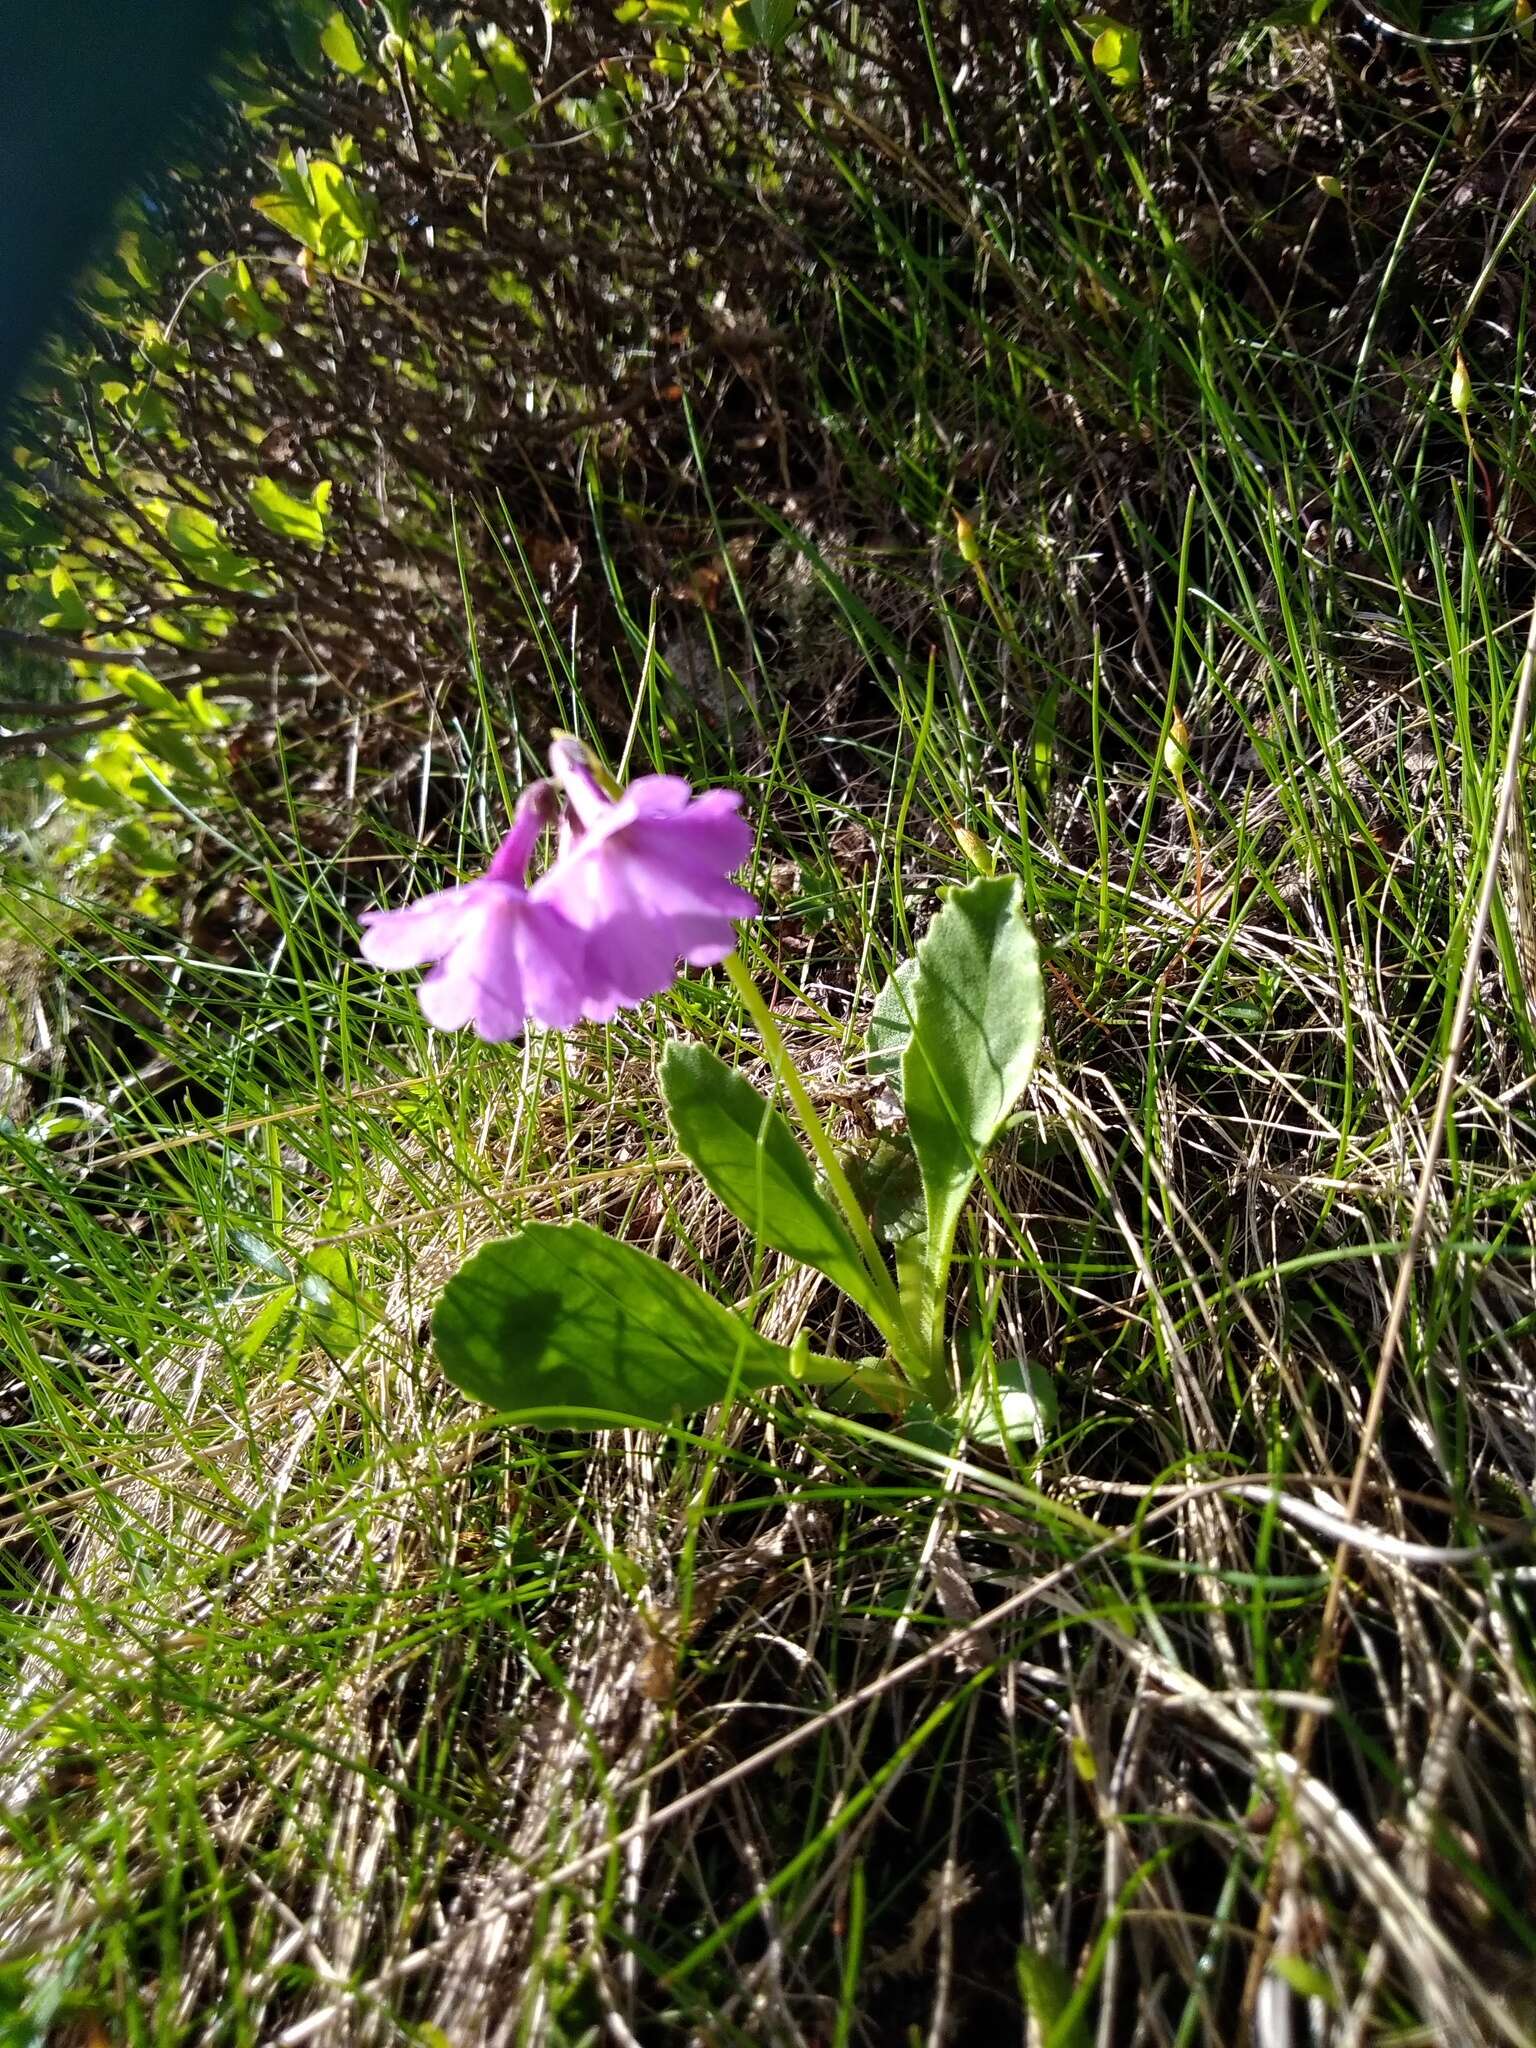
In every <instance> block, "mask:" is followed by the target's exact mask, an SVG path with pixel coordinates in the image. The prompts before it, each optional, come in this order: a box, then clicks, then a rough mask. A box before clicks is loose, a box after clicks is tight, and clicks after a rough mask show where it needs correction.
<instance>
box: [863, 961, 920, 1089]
mask: <svg viewBox="0 0 1536 2048" xmlns="http://www.w3.org/2000/svg"><path fill="white" fill-rule="evenodd" d="M916 983H917V962H916V961H915V960H903V961H902V963H901V965H900V966H899V967H898V968H897V969H896V970H895V972H894V973H893V974H892V975H891V978H890V980H889V981H888V982H887V983H886V984H885V987H884V988H883V989H881V991H880V993H879V995H877V996H876V997H875V1007H874V1010H873V1012H872V1014H871V1016H870V1020H869V1029H868V1030H867V1031H866V1032H865V1034H864V1049H865V1052H866V1053H867V1054H868V1058H867V1060H866V1061H865V1066H866V1070H867V1071H868V1072H869V1073H871V1074H877V1075H881V1076H884V1077H887V1078H889V1079H891V1080H894V1081H895V1082H896V1084H897V1086H898V1087H899V1086H900V1085H901V1062H902V1056H903V1054H904V1053H905V1052H906V1049H907V1040H908V1039H909V1038H910V1037H911V1036H912V996H913V990H914V988H915V986H916Z"/></svg>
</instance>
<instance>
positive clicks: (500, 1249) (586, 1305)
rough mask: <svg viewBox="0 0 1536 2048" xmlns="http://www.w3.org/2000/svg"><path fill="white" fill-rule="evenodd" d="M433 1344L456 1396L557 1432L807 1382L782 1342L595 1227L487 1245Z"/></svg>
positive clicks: (436, 1323)
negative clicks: (459, 1392) (564, 1426)
mask: <svg viewBox="0 0 1536 2048" xmlns="http://www.w3.org/2000/svg"><path fill="white" fill-rule="evenodd" d="M432 1334H433V1337H434V1339H435V1340H436V1344H437V1355H438V1358H439V1360H440V1361H441V1363H442V1367H443V1370H444V1372H446V1373H447V1375H448V1377H449V1379H451V1380H452V1381H453V1383H454V1385H455V1386H456V1387H462V1388H463V1390H464V1392H465V1393H466V1394H472V1395H474V1397H475V1399H476V1400H479V1401H485V1402H488V1403H489V1404H490V1406H491V1407H493V1408H499V1409H501V1410H502V1411H504V1412H505V1413H507V1414H511V1415H529V1416H532V1415H537V1416H538V1417H539V1419H540V1420H541V1421H545V1422H548V1423H551V1424H558V1423H559V1421H560V1419H561V1417H562V1416H568V1417H569V1418H570V1420H571V1421H572V1422H577V1423H579V1422H581V1421H587V1422H591V1421H592V1420H593V1418H594V1416H595V1415H598V1414H601V1415H604V1416H612V1417H622V1418H624V1419H625V1420H626V1421H632V1422H640V1423H664V1422H669V1421H671V1420H672V1419H673V1418H674V1417H675V1416H680V1415H693V1414H697V1412H698V1411H699V1410H700V1409H701V1408H707V1407H709V1406H710V1405H711V1403H712V1402H715V1401H720V1400H723V1399H724V1398H725V1396H726V1395H727V1394H728V1393H730V1392H731V1391H733V1390H735V1391H738V1392H740V1391H744V1390H746V1389H748V1388H756V1387H771V1386H784V1385H788V1384H789V1383H790V1382H791V1381H793V1380H794V1379H795V1378H796V1377H797V1374H796V1371H795V1367H794V1362H793V1361H792V1358H791V1354H790V1353H789V1352H788V1351H787V1350H786V1349H785V1348H784V1346H783V1345H782V1344H773V1343H770V1342H769V1340H768V1339H767V1338H766V1337H762V1336H759V1335H758V1333H757V1331H755V1330H754V1329H752V1328H751V1327H750V1326H749V1325H748V1324H747V1323H745V1322H743V1321H742V1319H741V1318H740V1317H739V1316H737V1315H735V1314H733V1313H732V1311H731V1310H730V1309H728V1308H726V1307H724V1306H723V1305H722V1304H721V1303H720V1302H718V1301H715V1300H714V1299H712V1297H711V1296H709V1295H707V1294H706V1293H705V1292H704V1290H703V1289H702V1288H701V1287H698V1286H695V1284H694V1282H693V1281H691V1280H688V1279H685V1278H684V1276H683V1275H682V1274H681V1273H674V1272H673V1270H672V1268H671V1267H670V1266H664V1265H663V1264H662V1263H661V1261H660V1260H659V1259H653V1258H651V1257H649V1256H648V1254H647V1253H645V1252H642V1251H637V1250H636V1249H635V1247H634V1246H633V1245H627V1244H621V1243H619V1242H618V1240H617V1239H615V1238H611V1237H607V1236H605V1235H604V1233H603V1232H602V1231H600V1230H594V1229H593V1228H592V1227H591V1225H590V1224H586V1223H530V1224H528V1225H527V1226H526V1227H525V1228H524V1229H522V1230H520V1231H519V1232H518V1233H517V1235H516V1236H515V1237H508V1238H503V1239H501V1240H500V1242H498V1243H496V1244H488V1245H486V1246H485V1248H484V1249H483V1250H482V1251H479V1252H477V1253H476V1254H475V1256H474V1257H473V1258H472V1259H470V1260H469V1261H468V1262H467V1263H466V1264H465V1265H464V1266H462V1267H461V1268H460V1270H459V1271H458V1272H457V1273H456V1274H455V1275H454V1277H453V1279H452V1280H450V1281H449V1283H448V1286H447V1287H446V1289H445V1290H444V1292H443V1295H442V1299H441V1300H440V1301H439V1302H438V1305H437V1310H436V1313H435V1314H434V1316H433V1318H432Z"/></svg>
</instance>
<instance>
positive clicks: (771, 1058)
mask: <svg viewBox="0 0 1536 2048" xmlns="http://www.w3.org/2000/svg"><path fill="white" fill-rule="evenodd" d="M721 965H722V966H723V967H724V968H725V971H726V973H727V974H728V975H729V976H730V978H731V986H732V987H733V988H734V989H735V991H736V993H737V995H739V996H740V997H741V1000H742V1003H743V1005H744V1006H745V1008H746V1011H747V1015H748V1016H749V1017H750V1018H751V1019H752V1022H753V1024H754V1025H755V1026H756V1028H757V1035H758V1037H759V1038H760V1039H761V1040H762V1041H763V1050H764V1051H765V1052H766V1053H767V1055H768V1064H769V1065H770V1066H771V1067H772V1069H773V1072H774V1078H775V1079H776V1080H778V1081H780V1082H782V1084H783V1087H784V1092H785V1093H786V1094H787V1095H788V1097H789V1099H790V1102H791V1103H792V1105H793V1107H794V1112H795V1115H796V1116H797V1117H798V1118H799V1119H800V1127H801V1129H802V1130H803V1131H804V1132H805V1135H806V1137H807V1138H808V1139H809V1140H810V1146H811V1150H812V1152H813V1153H814V1154H815V1156H816V1163H817V1165H818V1166H819V1167H820V1168H821V1170H822V1173H823V1174H824V1175H825V1177H826V1182H827V1186H828V1187H829V1188H830V1189H831V1190H832V1198H833V1200H834V1201H835V1202H836V1203H837V1206H838V1207H839V1208H840V1209H841V1210H842V1212H843V1216H844V1219H845V1220H846V1222H847V1224H848V1228H849V1230H850V1231H851V1232H852V1233H853V1241H854V1243H855V1244H856V1245H857V1246H858V1249H859V1255H860V1257H861V1258H862V1259H863V1261H864V1264H865V1266H866V1267H867V1269H868V1271H869V1277H870V1282H871V1285H872V1286H873V1288H874V1290H875V1293H876V1296H877V1298H878V1300H879V1303H880V1308H881V1314H880V1315H878V1316H874V1317H873V1320H874V1321H875V1322H876V1323H877V1324H878V1326H879V1329H880V1334H881V1335H882V1336H883V1337H884V1338H885V1339H886V1341H887V1342H888V1343H889V1344H890V1346H891V1349H892V1351H893V1352H894V1353H895V1354H896V1358H897V1360H898V1362H899V1363H900V1364H901V1365H902V1366H903V1367H904V1368H905V1369H906V1370H907V1372H908V1375H909V1377H919V1376H920V1374H921V1368H920V1366H919V1364H918V1362H919V1361H920V1360H921V1358H922V1355H923V1348H922V1346H921V1345H920V1344H919V1343H918V1341H917V1336H916V1333H915V1332H914V1331H913V1330H912V1329H911V1327H910V1325H909V1323H908V1320H907V1313H906V1308H905V1305H904V1303H903V1302H902V1300H901V1297H900V1295H899V1294H898V1293H897V1291H896V1284H895V1282H894V1281H893V1280H892V1278H891V1276H890V1273H889V1271H888V1270H887V1268H886V1264H885V1261H884V1259H883V1258H881V1256H880V1247H879V1246H878V1245H877V1244H876V1243H875V1238H874V1232H873V1231H872V1230H871V1229H870V1227H869V1222H868V1219H867V1218H866V1216H865V1214H864V1211H863V1210H862V1209H861V1208H860V1207H859V1198H858V1196H857V1195H856V1194H855V1193H854V1191H853V1189H852V1187H851V1186H850V1185H849V1181H848V1176H847V1174H846V1173H844V1171H843V1168H842V1163H841V1161H840V1160H839V1159H838V1156H837V1151H836V1148H835V1147H834V1146H833V1143H832V1140H831V1139H830V1138H829V1137H828V1136H827V1128H826V1125H825V1124H824V1123H823V1122H822V1120H821V1118H820V1117H819V1116H818V1115H817V1113H816V1105H815V1103H814V1102H812V1100H811V1098H810V1094H809V1092H808V1091H807V1089H806V1085H805V1083H804V1082H803V1081H802V1080H801V1078H800V1074H799V1071H798V1069H797V1068H796V1066H795V1063H794V1061H793V1060H792V1059H791V1058H790V1054H789V1047H788V1046H787V1045H786V1044H785V1043H784V1038H783V1034H782V1033H781V1032H780V1030H779V1027H778V1024H777V1022H776V1021H775V1019H774V1014H773V1012H772V1010H770V1009H769V1007H768V1005H767V1003H766V1002H765V1001H764V1000H763V995H762V991H761V990H760V989H759V988H758V986H757V983H756V982H755V981H754V980H753V979H752V977H751V975H750V974H749V973H748V972H747V968H746V963H745V962H744V961H743V960H742V957H741V955H740V954H739V953H732V954H731V955H730V957H729V959H727V960H724V961H722V963H721ZM914 1367H917V1368H918V1370H917V1371H916V1372H914Z"/></svg>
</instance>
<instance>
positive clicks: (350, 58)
mask: <svg viewBox="0 0 1536 2048" xmlns="http://www.w3.org/2000/svg"><path fill="white" fill-rule="evenodd" d="M320 47H321V49H322V50H324V52H325V54H326V56H327V57H329V58H330V60H331V62H332V63H333V64H334V65H335V66H336V69H337V70H338V71H345V72H346V74H347V76H348V77H349V78H356V77H358V76H359V74H360V73H361V72H363V71H365V70H366V69H367V68H368V60H367V58H366V57H364V55H363V53H362V51H361V49H360V48H359V47H358V41H357V37H356V36H355V35H354V34H353V33H352V25H351V23H350V22H349V21H348V20H347V17H346V16H345V15H344V14H343V13H342V12H341V10H340V8H337V9H336V11H335V12H334V13H333V14H332V15H331V17H330V19H329V20H328V21H327V22H326V24H325V27H324V28H323V29H322V30H321V32H320Z"/></svg>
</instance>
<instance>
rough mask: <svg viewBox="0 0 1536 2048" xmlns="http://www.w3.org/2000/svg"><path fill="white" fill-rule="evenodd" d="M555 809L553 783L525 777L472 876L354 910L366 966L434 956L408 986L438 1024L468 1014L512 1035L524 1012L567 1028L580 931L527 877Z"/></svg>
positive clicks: (452, 1026) (574, 1006)
mask: <svg viewBox="0 0 1536 2048" xmlns="http://www.w3.org/2000/svg"><path fill="white" fill-rule="evenodd" d="M554 810H555V805H554V786H553V784H552V783H548V782H535V783H533V784H532V785H531V786H530V787H529V788H527V789H525V790H524V791H523V794H522V796H521V797H520V798H519V799H518V804H517V810H516V813H515V815H514V816H513V820H512V830H511V831H510V832H509V833H508V834H507V836H506V838H505V839H504V840H503V841H502V844H501V846H500V848H499V849H498V850H497V853H496V857H495V859H494V860H493V861H492V862H491V865H490V867H489V868H488V869H487V870H486V872H485V873H484V874H483V875H481V876H480V877H479V878H478V879H477V880H476V881H473V882H464V883H461V884H460V885H459V886H458V887H457V888H455V889H438V890H435V891H434V892H433V894H432V895H430V896H423V897H422V898H421V899H420V901H419V902H416V903H411V904H408V905H407V906H406V908H405V909H404V910H368V911H365V912H364V913H363V916H362V919H361V922H362V924H363V926H364V931H363V944H362V951H363V958H364V959H365V960H371V961H372V962H373V964H374V966H375V967H423V966H425V965H426V964H427V963H428V962H429V961H435V962H436V965H435V966H434V967H433V970H432V972H431V973H430V974H429V975H427V976H426V978H425V979H424V980H423V982H422V983H421V986H420V988H419V989H418V990H417V995H418V997H419V999H420V1002H421V1008H422V1014H423V1015H424V1016H425V1017H426V1019H427V1022H428V1023H429V1024H435V1025H437V1027H438V1028H439V1030H442V1031H457V1030H458V1029H459V1028H460V1026H461V1025H464V1024H473V1026H474V1027H475V1030H476V1032H477V1033H478V1034H479V1036H480V1037H481V1038H484V1039H488V1040H490V1041H492V1042H493V1043H495V1042H497V1041H500V1040H502V1039H508V1038H517V1037H518V1036H520V1034H521V1033H522V1031H523V1028H524V1026H525V1025H526V1024H527V1023H528V1021H529V1019H530V1018H531V1019H532V1020H533V1022H534V1023H536V1024H546V1025H548V1026H550V1027H551V1029H553V1030H556V1031H566V1030H569V1028H570V1027H571V1025H572V1024H574V1023H575V1022H576V1019H577V1018H578V1017H579V1016H580V1014H581V1009H582V1000H583V994H584V990H583V986H582V983H581V981H580V979H579V978H578V969H579V967H580V963H581V955H582V947H583V944H584V941H583V938H582V935H581V934H580V933H579V932H576V931H573V930H572V929H571V927H570V926H569V925H568V924H567V923H566V921H565V919H564V918H563V917H562V915H561V913H560V910H559V908H558V906H557V905H556V904H553V903H551V902H549V901H547V900H540V901H536V900H535V898H534V895H533V893H532V892H531V891H530V890H529V889H528V887H527V876H528V863H529V861H530V859H531V858H532V856H533V849H534V845H535V843H536V841H537V840H538V837H539V834H540V833H541V832H542V831H543V830H544V827H545V826H546V825H548V824H549V823H551V822H552V820H553V817H554Z"/></svg>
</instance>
